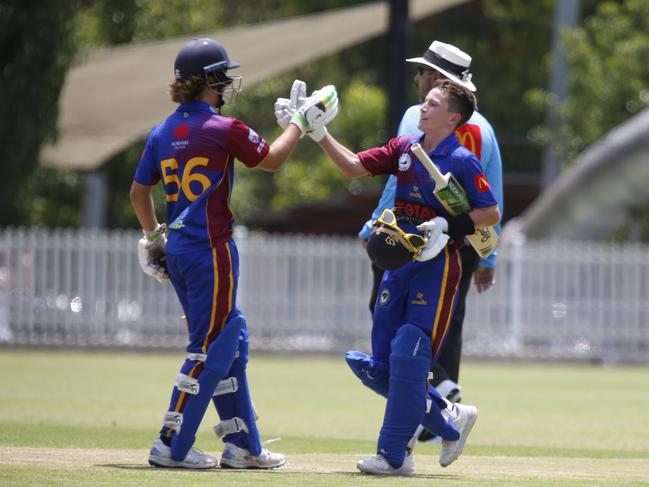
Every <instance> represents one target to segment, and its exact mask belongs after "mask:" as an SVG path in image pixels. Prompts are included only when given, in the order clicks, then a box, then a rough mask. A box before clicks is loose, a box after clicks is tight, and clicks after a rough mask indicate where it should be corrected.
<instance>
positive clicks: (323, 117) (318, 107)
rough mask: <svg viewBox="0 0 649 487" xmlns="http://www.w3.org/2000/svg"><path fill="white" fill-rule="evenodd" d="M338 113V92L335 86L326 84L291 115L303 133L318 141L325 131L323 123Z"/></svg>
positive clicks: (326, 122)
mask: <svg viewBox="0 0 649 487" xmlns="http://www.w3.org/2000/svg"><path fill="white" fill-rule="evenodd" d="M337 114H338V93H337V92H336V87H335V86H333V85H327V86H325V87H323V88H321V89H319V90H317V91H314V92H313V94H312V95H311V96H310V97H309V98H307V99H306V100H305V101H304V104H303V105H302V107H301V108H299V109H298V110H297V111H296V112H295V114H294V115H293V116H292V117H291V123H292V124H294V125H295V126H296V127H297V128H299V129H300V132H302V136H304V134H308V135H309V136H310V137H311V138H312V139H313V140H315V141H316V142H320V141H321V140H322V139H323V137H324V136H325V135H326V133H327V129H326V128H325V125H327V124H328V123H329V122H331V121H332V120H333V119H334V118H336V115H337Z"/></svg>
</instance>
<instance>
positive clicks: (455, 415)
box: [439, 403, 478, 467]
mask: <svg viewBox="0 0 649 487" xmlns="http://www.w3.org/2000/svg"><path fill="white" fill-rule="evenodd" d="M477 418H478V408H476V407H475V406H465V405H464V404H459V403H455V404H453V410H452V411H451V417H450V421H451V422H452V423H453V424H454V425H455V427H456V428H457V429H458V431H459V432H460V439H459V440H457V441H448V440H444V441H442V450H441V451H440V453H439V464H440V465H441V466H442V467H448V466H449V465H450V464H451V463H453V462H454V461H455V460H457V457H459V456H460V454H461V453H462V450H464V444H465V443H466V439H467V437H468V436H469V433H470V432H471V428H473V425H474V424H475V420H476V419H477Z"/></svg>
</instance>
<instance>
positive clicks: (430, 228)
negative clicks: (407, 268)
mask: <svg viewBox="0 0 649 487" xmlns="http://www.w3.org/2000/svg"><path fill="white" fill-rule="evenodd" d="M417 230H419V231H420V232H424V236H425V237H426V238H427V239H428V243H427V244H426V246H425V247H424V248H423V249H421V251H420V252H419V254H417V257H415V260H418V261H420V262H424V261H427V260H430V259H434V258H435V257H437V255H438V254H439V253H440V252H441V251H442V249H443V248H444V247H446V244H447V243H448V240H449V236H448V235H447V234H446V233H444V232H446V231H447V230H448V222H447V221H446V219H445V218H443V217H441V216H436V217H435V218H433V219H432V220H428V221H427V222H424V223H422V224H421V225H418V226H417Z"/></svg>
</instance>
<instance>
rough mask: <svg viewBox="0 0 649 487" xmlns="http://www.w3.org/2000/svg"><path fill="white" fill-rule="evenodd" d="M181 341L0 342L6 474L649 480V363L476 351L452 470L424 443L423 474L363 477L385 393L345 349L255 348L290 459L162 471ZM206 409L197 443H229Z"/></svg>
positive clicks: (168, 479)
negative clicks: (164, 424) (349, 361)
mask: <svg viewBox="0 0 649 487" xmlns="http://www.w3.org/2000/svg"><path fill="white" fill-rule="evenodd" d="M183 358H184V355H183V354H182V353H180V352H179V353H175V354H149V353H144V354H130V353H104V352H93V353H85V352H75V351H72V352H70V351H54V352H47V351H35V352H31V351H25V350H20V351H7V350H4V351H1V352H0V370H1V371H2V372H1V377H2V378H1V381H0V384H1V387H0V398H1V401H0V428H1V429H0V431H2V433H1V434H0V485H3V486H4V485H16V486H27V485H39V486H40V485H65V486H76V485H79V486H81V485H84V486H85V485H93V486H94V485H106V486H114V485H138V486H160V485H165V486H175V485H227V486H230V485H233V486H244V485H245V486H249V485H255V486H256V485H261V486H266V485H273V486H275V485H277V486H280V485H281V486H284V485H286V486H336V487H341V486H357V485H358V486H363V485H380V486H391V485H413V486H415V485H422V486H423V485H427V486H429V485H449V486H465V485H470V486H484V485H489V486H505V485H506V486H554V485H566V486H589V487H590V486H612V485H615V486H618V485H623V486H631V485H649V370H648V369H646V368H629V367H614V368H608V367H592V366H586V365H584V366H579V365H551V364H522V363H481V362H465V364H464V365H463V370H462V379H463V386H464V390H465V399H464V402H465V403H470V404H475V405H476V406H478V408H479V410H480V416H479V418H478V422H477V424H476V427H475V428H474V430H473V433H472V434H471V437H470V439H469V442H468V444H467V447H466V449H465V451H464V455H462V456H461V457H460V459H459V460H458V461H457V462H455V463H454V464H453V465H451V466H450V467H448V468H441V467H440V466H439V465H438V463H437V459H438V452H439V447H438V446H435V445H418V447H417V448H416V450H415V463H416V467H417V472H418V475H417V477H415V478H377V477H372V476H366V475H361V474H360V473H358V472H357V470H356V468H355V464H356V462H357V461H358V460H359V459H361V458H363V457H364V456H369V455H370V454H372V453H373V452H374V449H375V442H376V437H377V433H378V430H379V426H380V423H381V420H382V416H383V408H384V400H383V399H382V398H380V397H378V396H376V395H375V394H373V393H371V392H370V391H369V390H367V389H365V388H364V387H363V386H362V385H361V384H360V383H359V382H357V380H356V379H355V378H354V377H353V375H352V374H351V372H349V371H348V370H347V367H346V365H345V363H344V360H343V359H342V358H341V357H322V356H309V355H300V356H295V357H290V356H260V355H257V356H253V358H252V360H251V362H250V364H249V377H250V381H251V384H252V392H253V398H254V401H255V405H256V408H257V410H258V412H259V414H260V416H261V418H260V421H259V427H260V430H261V431H262V435H263V436H264V439H270V438H275V437H281V438H282V440H281V441H279V442H276V443H273V444H272V446H271V448H272V449H273V450H277V451H281V452H283V453H285V454H286V455H287V464H286V465H285V466H284V467H282V468H280V469H278V470H275V471H271V472H255V471H228V470H220V469H214V470H210V471H206V472H191V471H177V470H166V469H153V468H151V467H149V466H148V465H147V463H146V459H147V451H148V448H149V446H150V444H151V442H152V440H153V438H154V437H155V435H156V432H157V431H158V429H159V427H160V422H161V420H162V414H163V413H164V411H165V410H166V407H167V405H168V400H169V394H170V391H171V386H172V384H173V380H174V377H175V374H176V372H177V369H178V367H179V366H180V363H181V361H182V360H183ZM216 423H217V416H216V413H215V412H214V410H213V409H212V408H210V410H209V411H208V414H207V415H206V418H205V420H204V421H203V424H202V426H201V430H200V432H199V436H198V440H197V442H196V446H198V447H199V448H201V449H203V450H205V451H207V452H210V453H212V454H218V453H220V450H221V443H220V441H219V440H217V438H216V437H215V436H214V435H213V434H212V433H211V426H212V425H214V424H216Z"/></svg>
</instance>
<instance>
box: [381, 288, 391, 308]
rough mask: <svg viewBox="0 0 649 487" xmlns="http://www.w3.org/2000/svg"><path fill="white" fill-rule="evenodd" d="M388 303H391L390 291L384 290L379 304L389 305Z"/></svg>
mask: <svg viewBox="0 0 649 487" xmlns="http://www.w3.org/2000/svg"><path fill="white" fill-rule="evenodd" d="M388 301H390V290H389V289H384V290H383V291H382V292H381V297H380V298H379V304H381V305H384V304H387V302H388Z"/></svg>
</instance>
